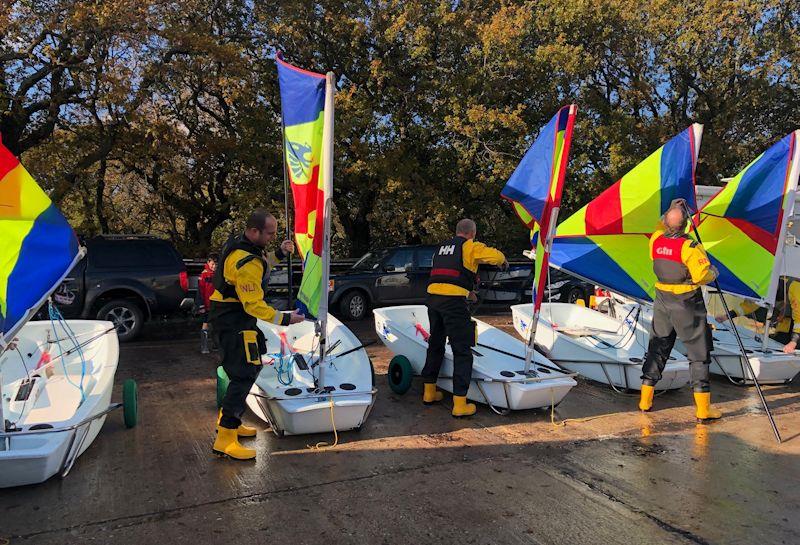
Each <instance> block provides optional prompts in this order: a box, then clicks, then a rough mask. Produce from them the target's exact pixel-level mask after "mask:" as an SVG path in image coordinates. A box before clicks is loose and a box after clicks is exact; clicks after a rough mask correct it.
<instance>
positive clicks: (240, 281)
mask: <svg viewBox="0 0 800 545" xmlns="http://www.w3.org/2000/svg"><path fill="white" fill-rule="evenodd" d="M277 230H278V223H277V221H276V219H275V216H273V215H272V214H270V213H269V212H267V211H266V210H264V209H263V208H258V209H256V210H255V211H253V213H252V214H250V217H249V218H248V220H247V224H246V227H245V230H244V233H242V235H241V236H239V237H236V238H232V239H231V240H229V241H228V243H227V244H226V245H225V247H224V248H223V249H222V255H221V258H220V264H219V265H218V266H217V270H216V271H215V273H214V282H213V283H214V293H213V294H212V295H211V313H210V318H209V319H210V321H211V324H212V327H213V328H214V330H215V331H216V332H217V334H218V336H219V344H220V348H221V349H222V367H223V368H224V369H225V373H227V375H228V378H229V379H230V382H229V384H228V390H227V391H226V392H225V397H224V399H223V401H222V410H221V411H220V416H219V419H218V421H217V439H216V441H215V442H214V446H213V448H212V450H213V452H214V453H215V454H217V455H220V456H228V457H230V458H233V459H236V460H251V459H253V458H255V457H256V451H255V450H253V449H249V448H246V447H243V446H242V445H241V444H240V443H239V439H238V438H239V437H253V436H255V434H256V430H255V429H253V428H250V427H247V426H243V425H242V420H241V417H242V414H243V413H244V410H245V408H246V405H245V401H246V399H247V395H248V394H249V393H250V388H252V387H253V383H255V381H256V377H258V373H259V372H260V371H261V355H262V354H264V353H265V352H266V350H267V347H266V341H265V339H264V334H263V333H262V332H261V331H260V330H259V329H258V326H257V325H256V321H257V319H261V320H264V321H267V322H272V323H273V324H278V325H283V326H288V325H290V324H295V323H298V322H302V321H303V316H302V315H301V314H298V313H297V312H294V313H292V314H288V313H282V312H278V311H277V310H275V309H274V308H272V307H271V306H269V305H268V304H267V303H266V302H265V301H264V290H265V288H266V283H267V280H268V274H269V269H270V265H271V264H272V263H270V262H269V261H268V259H267V257H266V256H265V255H264V247H265V246H266V245H267V244H268V243H269V242H270V241H272V240H274V239H275V235H276V233H277ZM293 251H294V245H293V244H292V242H291V241H288V240H287V241H284V242H283V244H281V254H280V255H281V256H283V254H284V253H291V252H293Z"/></svg>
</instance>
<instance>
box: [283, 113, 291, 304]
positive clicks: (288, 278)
mask: <svg viewBox="0 0 800 545" xmlns="http://www.w3.org/2000/svg"><path fill="white" fill-rule="evenodd" d="M281 136H282V137H283V143H282V144H281V159H282V164H283V213H284V220H285V221H286V240H291V236H292V230H291V222H290V221H289V176H288V174H287V172H286V147H287V144H288V143H287V142H286V125H285V124H284V122H283V116H281ZM286 267H287V270H288V273H287V275H286V289H287V291H288V294H287V295H286V308H288V309H290V310H291V308H292V306H293V305H292V304H293V300H292V299H293V298H292V287H293V286H292V254H289V255H288V263H287V266H286Z"/></svg>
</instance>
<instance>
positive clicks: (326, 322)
mask: <svg viewBox="0 0 800 545" xmlns="http://www.w3.org/2000/svg"><path fill="white" fill-rule="evenodd" d="M277 64H278V78H279V81H280V89H281V104H282V110H283V118H284V158H285V159H286V163H287V164H288V165H289V166H290V168H288V169H287V168H286V166H284V174H285V175H286V174H287V173H288V176H289V179H290V181H291V186H292V189H293V191H294V196H295V207H296V210H295V218H296V221H295V230H296V233H295V234H296V239H297V246H298V248H299V250H300V253H301V255H302V256H303V280H302V283H301V285H300V291H299V293H298V306H299V307H300V310H301V311H302V312H303V314H305V315H306V316H307V317H309V318H313V320H312V319H309V320H306V321H305V322H302V323H299V324H294V325H291V326H289V327H280V326H276V325H273V324H269V323H266V322H263V321H259V323H258V327H259V328H260V329H261V331H262V332H263V333H264V336H265V337H266V341H267V350H268V352H269V353H268V354H266V355H265V356H262V362H263V366H262V369H261V372H260V374H259V376H258V378H257V379H256V383H255V384H254V385H253V388H252V390H251V392H250V395H249V396H248V398H247V404H248V406H249V407H250V409H251V410H252V411H253V412H254V413H255V414H256V416H258V417H259V418H261V419H262V420H265V421H267V422H269V424H270V425H271V427H272V430H273V432H275V433H276V434H277V435H279V436H282V435H299V434H305V433H322V432H338V431H345V430H351V429H359V428H361V426H362V425H363V424H364V422H365V421H366V420H367V417H368V416H369V413H370V411H371V410H372V406H373V405H374V404H375V397H376V395H377V390H376V388H375V384H374V382H375V381H374V376H373V375H374V373H373V370H372V362H371V361H370V359H369V357H368V356H367V353H366V350H365V349H364V345H362V344H361V343H360V342H359V340H358V339H357V338H356V336H355V335H354V334H353V333H352V332H351V331H350V330H349V329H348V328H347V327H346V326H345V325H344V324H342V323H341V322H339V321H338V320H337V319H336V318H334V317H333V316H331V315H330V314H328V284H329V277H330V229H331V223H330V222H331V209H332V204H333V159H332V158H333V108H334V92H335V84H334V75H333V73H328V74H327V75H322V74H314V73H311V72H307V71H305V70H300V69H298V68H296V67H294V66H292V65H290V64H288V63H286V62H284V61H283V60H282V59H281V57H280V56H278V59H277ZM304 108H305V109H306V110H307V111H305V110H303V109H304ZM301 110H302V111H301ZM317 121H319V123H309V122H317ZM319 125H321V127H320V126H319ZM300 149H305V150H309V153H310V154H311V159H310V160H309V159H308V158H307V157H306V155H305V152H300V151H298V150H300ZM320 151H321V153H320ZM314 161H317V163H316V164H313V162H314ZM320 167H321V168H320ZM320 171H321V173H322V176H321V177H320ZM309 187H313V188H314V189H315V190H317V191H316V197H317V198H316V199H315V200H309V199H308V198H307V197H308V195H307V194H305V193H303V192H305V191H307V189H308V188H309ZM309 205H310V208H309V207H308V206H309ZM304 206H305V207H306V208H304ZM311 214H313V215H314V216H316V219H315V221H314V222H311V221H308V219H309V217H310V215H311ZM301 218H302V219H303V222H302V224H307V227H306V229H307V230H306V231H305V232H303V231H302V229H301V228H300V225H301V221H300V220H301Z"/></svg>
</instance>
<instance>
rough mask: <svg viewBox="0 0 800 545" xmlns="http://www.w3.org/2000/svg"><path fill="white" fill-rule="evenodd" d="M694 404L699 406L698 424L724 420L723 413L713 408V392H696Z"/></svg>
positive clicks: (697, 413)
mask: <svg viewBox="0 0 800 545" xmlns="http://www.w3.org/2000/svg"><path fill="white" fill-rule="evenodd" d="M694 404H695V405H697V412H696V413H695V414H696V415H697V420H698V422H705V421H707V420H716V419H717V418H722V412H720V411H718V410H717V409H714V408H712V407H711V392H695V393H694Z"/></svg>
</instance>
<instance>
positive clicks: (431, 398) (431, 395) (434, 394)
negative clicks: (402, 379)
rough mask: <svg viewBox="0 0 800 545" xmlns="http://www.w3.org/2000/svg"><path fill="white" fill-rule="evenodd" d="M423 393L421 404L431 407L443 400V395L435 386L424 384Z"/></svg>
mask: <svg viewBox="0 0 800 545" xmlns="http://www.w3.org/2000/svg"><path fill="white" fill-rule="evenodd" d="M424 386H425V392H424V393H423V394H422V402H423V403H424V404H425V405H431V404H432V403H436V402H437V401H441V400H442V399H443V398H444V394H443V393H442V392H440V391H439V390H437V389H436V384H425V385H424Z"/></svg>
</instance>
